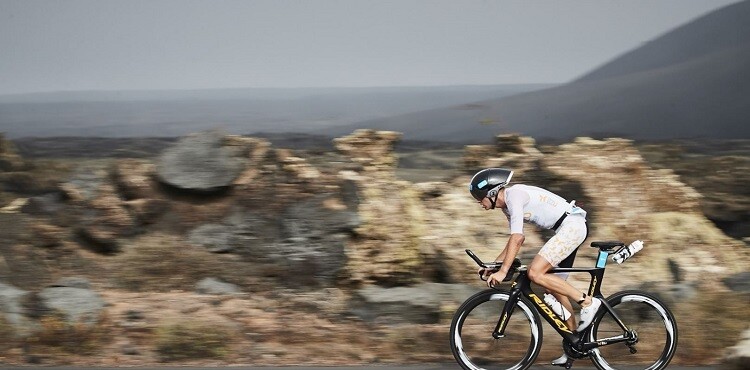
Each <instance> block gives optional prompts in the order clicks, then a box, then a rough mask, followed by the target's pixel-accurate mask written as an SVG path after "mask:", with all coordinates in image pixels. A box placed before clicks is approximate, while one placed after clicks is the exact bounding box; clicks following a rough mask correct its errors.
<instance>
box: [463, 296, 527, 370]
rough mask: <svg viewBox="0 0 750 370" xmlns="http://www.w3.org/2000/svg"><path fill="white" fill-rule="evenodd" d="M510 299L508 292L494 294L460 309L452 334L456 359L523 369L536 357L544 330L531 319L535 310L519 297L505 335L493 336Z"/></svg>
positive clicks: (473, 364) (473, 365)
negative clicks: (495, 337) (504, 307)
mask: <svg viewBox="0 0 750 370" xmlns="http://www.w3.org/2000/svg"><path fill="white" fill-rule="evenodd" d="M507 300H508V294H503V293H496V294H492V295H490V296H489V298H488V299H487V300H484V301H482V302H481V303H479V304H477V305H476V306H474V307H472V308H471V309H470V310H464V311H463V312H461V313H460V315H461V316H459V318H458V321H457V325H456V326H455V328H454V331H453V333H451V335H452V336H453V343H454V351H455V354H456V356H457V360H459V361H460V362H461V363H462V364H463V365H465V367H466V368H468V369H472V370H479V369H487V370H492V369H511V370H520V369H524V368H526V367H528V366H529V365H530V363H531V362H532V361H533V360H534V359H535V358H536V355H537V354H538V348H539V347H540V341H541V330H540V327H539V325H538V323H537V322H536V321H535V320H534V319H532V318H533V317H534V314H533V312H532V310H531V309H530V308H529V306H528V305H526V304H525V303H524V302H523V301H519V304H518V305H517V306H516V310H515V311H514V313H513V315H512V316H511V318H510V320H509V322H508V328H507V330H506V336H505V337H504V338H500V339H494V338H492V331H493V330H494V328H495V325H497V321H498V317H499V315H500V312H501V311H502V309H503V305H504V304H505V302H506V301H507ZM519 308H520V310H519Z"/></svg>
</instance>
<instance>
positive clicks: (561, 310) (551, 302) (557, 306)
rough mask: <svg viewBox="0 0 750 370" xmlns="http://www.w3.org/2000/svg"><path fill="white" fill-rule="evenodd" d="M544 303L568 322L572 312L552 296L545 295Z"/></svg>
mask: <svg viewBox="0 0 750 370" xmlns="http://www.w3.org/2000/svg"><path fill="white" fill-rule="evenodd" d="M544 303H546V304H547V306H549V307H550V308H551V309H552V311H553V312H554V313H556V314H557V316H560V317H562V319H563V320H567V319H568V318H569V317H570V311H568V309H567V308H565V306H563V305H562V303H560V301H558V300H557V298H555V296H553V295H552V294H549V293H544Z"/></svg>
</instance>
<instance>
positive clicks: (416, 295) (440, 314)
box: [350, 283, 480, 325]
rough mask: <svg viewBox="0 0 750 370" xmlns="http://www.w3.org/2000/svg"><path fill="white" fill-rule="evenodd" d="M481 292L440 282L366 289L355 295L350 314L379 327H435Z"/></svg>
mask: <svg viewBox="0 0 750 370" xmlns="http://www.w3.org/2000/svg"><path fill="white" fill-rule="evenodd" d="M479 290H480V288H478V287H472V286H468V285H460V284H437V283H422V284H418V285H415V286H411V287H396V288H383V287H378V286H367V287H364V288H362V289H360V290H358V291H357V292H356V294H355V295H354V297H353V298H352V302H351V306H350V311H351V312H352V313H353V314H355V315H356V316H358V317H360V318H361V319H363V320H364V321H367V322H373V323H377V324H385V325H396V324H407V323H414V324H434V323H437V322H438V321H440V320H441V318H442V319H445V318H448V317H451V315H452V314H453V312H454V311H455V310H456V309H457V308H458V306H460V304H461V302H463V301H464V300H466V299H467V298H469V297H470V296H471V295H472V294H474V293H476V292H478V291H479Z"/></svg>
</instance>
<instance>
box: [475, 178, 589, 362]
mask: <svg viewBox="0 0 750 370" xmlns="http://www.w3.org/2000/svg"><path fill="white" fill-rule="evenodd" d="M511 177H513V171H512V170H509V169H505V168H486V169H483V170H481V171H479V172H477V173H476V174H475V175H474V177H473V178H472V179H471V182H470V183H469V191H470V192H471V195H472V196H473V197H474V199H476V200H477V202H479V204H481V205H482V207H483V208H484V209H485V210H492V209H500V210H502V211H503V213H505V216H506V217H507V219H508V221H509V223H510V238H509V239H508V242H507V243H506V245H505V248H503V250H502V252H500V254H499V255H498V256H497V258H496V259H495V261H496V262H503V267H502V268H501V269H500V270H499V271H497V272H495V273H492V274H489V276H487V285H488V286H493V285H494V284H497V283H500V282H502V281H503V279H505V277H506V275H507V274H508V270H509V268H510V266H511V264H512V262H513V260H514V259H515V258H516V255H517V254H518V252H519V250H520V249H521V245H523V242H524V240H525V237H524V234H523V224H524V222H528V223H532V224H535V225H536V226H537V227H539V228H542V229H551V230H554V231H555V235H554V236H553V237H551V238H550V239H549V240H548V241H547V242H546V243H545V244H544V246H543V247H542V248H541V249H540V250H539V253H538V254H537V255H536V256H535V257H534V259H533V260H532V262H531V265H530V266H529V271H528V273H529V278H530V279H531V281H533V282H534V283H536V284H538V285H539V286H541V287H543V288H545V289H546V290H547V292H548V293H552V294H553V295H554V296H555V298H557V300H558V301H559V302H560V303H562V305H563V306H564V307H565V308H566V309H567V310H568V312H573V306H572V305H571V303H570V300H569V299H572V300H574V301H576V302H577V303H578V304H579V305H581V314H580V316H581V322H580V323H579V324H578V325H577V328H576V322H575V318H574V317H573V315H571V316H570V317H567V318H566V317H563V319H565V320H566V324H567V325H568V327H569V328H570V329H571V330H579V331H582V330H583V329H585V328H586V327H588V325H589V324H591V321H592V320H593V318H594V315H595V314H596V311H597V310H598V309H599V307H600V306H601V301H600V300H599V299H598V298H594V297H590V296H587V295H586V293H582V292H581V291H579V290H578V289H576V288H575V287H573V286H572V285H570V283H568V282H567V281H566V280H567V278H568V276H567V275H568V274H566V273H560V274H548V273H547V272H548V271H549V270H550V269H552V268H553V267H558V266H559V267H572V266H573V260H574V259H575V255H576V251H577V250H578V247H579V246H580V245H581V244H582V243H583V241H584V240H585V239H586V236H587V234H588V228H587V225H586V211H584V210H583V209H582V208H580V207H578V206H576V205H575V201H572V202H570V203H569V202H567V201H566V200H565V199H564V198H562V197H560V196H559V195H557V194H554V193H552V192H550V191H549V190H546V189H542V188H540V187H536V186H530V185H522V184H518V185H513V186H507V185H508V183H509V182H510V179H511ZM506 266H507V267H506ZM480 273H482V274H485V271H483V269H480ZM566 361H567V356H566V355H565V354H563V355H562V357H560V358H558V359H556V360H554V361H552V364H553V365H564V364H565V362H566Z"/></svg>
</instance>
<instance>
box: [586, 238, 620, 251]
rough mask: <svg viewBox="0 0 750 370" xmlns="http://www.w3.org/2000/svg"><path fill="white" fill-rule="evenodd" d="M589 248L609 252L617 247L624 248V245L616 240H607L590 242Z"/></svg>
mask: <svg viewBox="0 0 750 370" xmlns="http://www.w3.org/2000/svg"><path fill="white" fill-rule="evenodd" d="M591 246H592V247H593V248H599V249H601V250H603V251H611V250H613V249H615V248H618V247H624V246H625V243H623V242H621V241H617V240H608V241H599V242H591Z"/></svg>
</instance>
